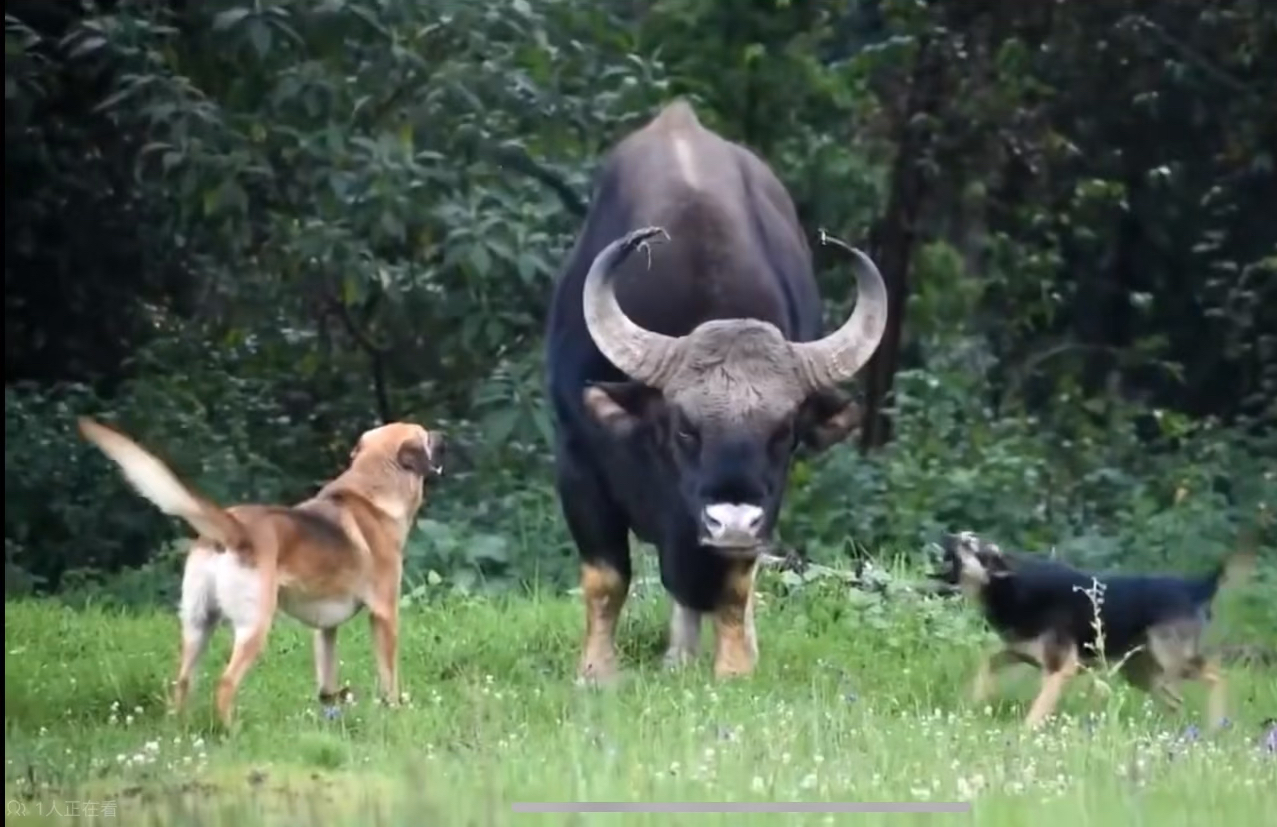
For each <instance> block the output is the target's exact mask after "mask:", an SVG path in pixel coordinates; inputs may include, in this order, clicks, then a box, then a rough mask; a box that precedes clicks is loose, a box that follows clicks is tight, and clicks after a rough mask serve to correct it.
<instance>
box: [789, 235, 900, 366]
mask: <svg viewBox="0 0 1277 827" xmlns="http://www.w3.org/2000/svg"><path fill="white" fill-rule="evenodd" d="M820 240H821V242H822V243H824V244H832V245H834V246H835V247H840V248H842V249H843V250H846V251H847V252H848V253H851V255H852V258H854V259H855V267H856V288H857V293H858V295H857V297H856V309H855V310H854V311H853V312H852V314H851V318H849V319H848V320H847V321H846V322H845V323H844V324H843V326H842V327H840V328H838V329H837V330H835V331H834V332H833V333H830V334H829V335H828V336H826V337H825V338H823V339H821V340H819V341H816V342H798V343H795V344H793V345H791V347H793V349H794V355H795V356H796V357H797V358H798V361H799V363H800V364H801V365H802V368H801V370H802V372H803V376H804V377H806V380H807V384H808V386H809V388H810V389H811V390H817V389H819V388H827V387H831V386H833V385H836V384H838V383H839V382H846V381H847V380H848V379H850V378H851V377H853V376H855V375H856V374H857V373H858V372H859V371H860V369H861V368H862V367H864V366H865V363H866V362H868V361H869V358H870V357H871V356H873V354H874V351H875V350H877V349H878V344H879V343H880V342H881V341H882V335H883V333H884V332H885V331H886V329H887V285H886V284H885V283H884V282H883V280H882V274H881V273H879V272H878V267H877V266H876V265H875V264H874V263H873V260H872V259H871V258H869V256H867V255H865V254H864V253H862V252H860V251H859V250H857V249H856V248H854V247H852V246H850V245H849V244H847V243H846V242H843V241H840V240H838V239H836V238H833V237H832V236H828V235H826V234H825V232H824V231H823V230H822V231H821V233H820Z"/></svg>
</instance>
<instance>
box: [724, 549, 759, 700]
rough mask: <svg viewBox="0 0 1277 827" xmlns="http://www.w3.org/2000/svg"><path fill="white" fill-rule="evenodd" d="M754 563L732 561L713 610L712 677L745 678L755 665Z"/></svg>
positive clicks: (756, 649) (756, 657)
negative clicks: (717, 602)
mask: <svg viewBox="0 0 1277 827" xmlns="http://www.w3.org/2000/svg"><path fill="white" fill-rule="evenodd" d="M757 572H758V562H757V561H756V560H755V561H749V562H745V561H732V562H731V563H729V564H728V566H727V571H726V577H725V581H724V583H723V591H722V594H721V597H720V598H719V604H718V606H717V608H715V610H714V632H715V647H714V674H715V676H717V677H720V678H726V677H732V676H735V675H748V674H749V673H751V672H753V671H754V667H755V666H756V665H757V663H758V634H757V632H756V631H755V630H754V578H755V576H756V575H757Z"/></svg>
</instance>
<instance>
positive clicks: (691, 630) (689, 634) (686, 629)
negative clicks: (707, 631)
mask: <svg viewBox="0 0 1277 827" xmlns="http://www.w3.org/2000/svg"><path fill="white" fill-rule="evenodd" d="M700 644H701V613H700V612H698V611H696V610H695V609H689V608H687V607H686V606H684V605H682V604H680V603H679V602H678V601H677V600H675V601H673V605H671V606H670V642H669V648H668V649H666V650H665V665H666V666H668V667H670V668H671V669H674V668H677V667H680V666H683V665H685V664H687V663H689V662H690V661H692V660H693V659H694V658H695V657H696V653H697V652H698V651H699V650H700Z"/></svg>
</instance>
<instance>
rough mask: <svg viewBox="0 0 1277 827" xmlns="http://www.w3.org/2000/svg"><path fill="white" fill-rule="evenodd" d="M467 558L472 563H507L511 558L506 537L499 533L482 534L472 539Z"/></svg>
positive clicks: (468, 545) (467, 550)
mask: <svg viewBox="0 0 1277 827" xmlns="http://www.w3.org/2000/svg"><path fill="white" fill-rule="evenodd" d="M466 558H467V559H468V560H469V561H470V562H471V563H505V562H508V561H509V559H510V553H509V550H508V549H507V548H506V541H505V538H504V537H502V536H501V535H499V534H480V535H479V536H478V537H475V538H473V539H471V540H470V542H469V543H468V544H467V547H466Z"/></svg>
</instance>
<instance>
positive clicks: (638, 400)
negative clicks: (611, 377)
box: [585, 381, 664, 435]
mask: <svg viewBox="0 0 1277 827" xmlns="http://www.w3.org/2000/svg"><path fill="white" fill-rule="evenodd" d="M663 401H664V400H663V399H662V397H661V392H660V391H658V390H655V389H654V388H650V387H648V386H647V385H644V384H643V383H642V382H633V381H630V382H595V383H594V384H592V385H589V386H587V387H586V389H585V408H586V410H588V411H589V412H590V415H591V416H593V417H594V419H595V420H596V421H598V422H599V424H601V425H603V426H604V427H605V428H607V429H608V430H610V431H613V432H615V433H618V434H621V435H626V434H629V433H630V432H632V431H633V430H634V428H636V427H637V426H638V425H639V423H640V422H642V421H643V420H645V419H650V418H651V417H652V416H653V415H654V414H655V413H656V410H657V409H658V408H659V406H660V405H661V403H662V402H663Z"/></svg>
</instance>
